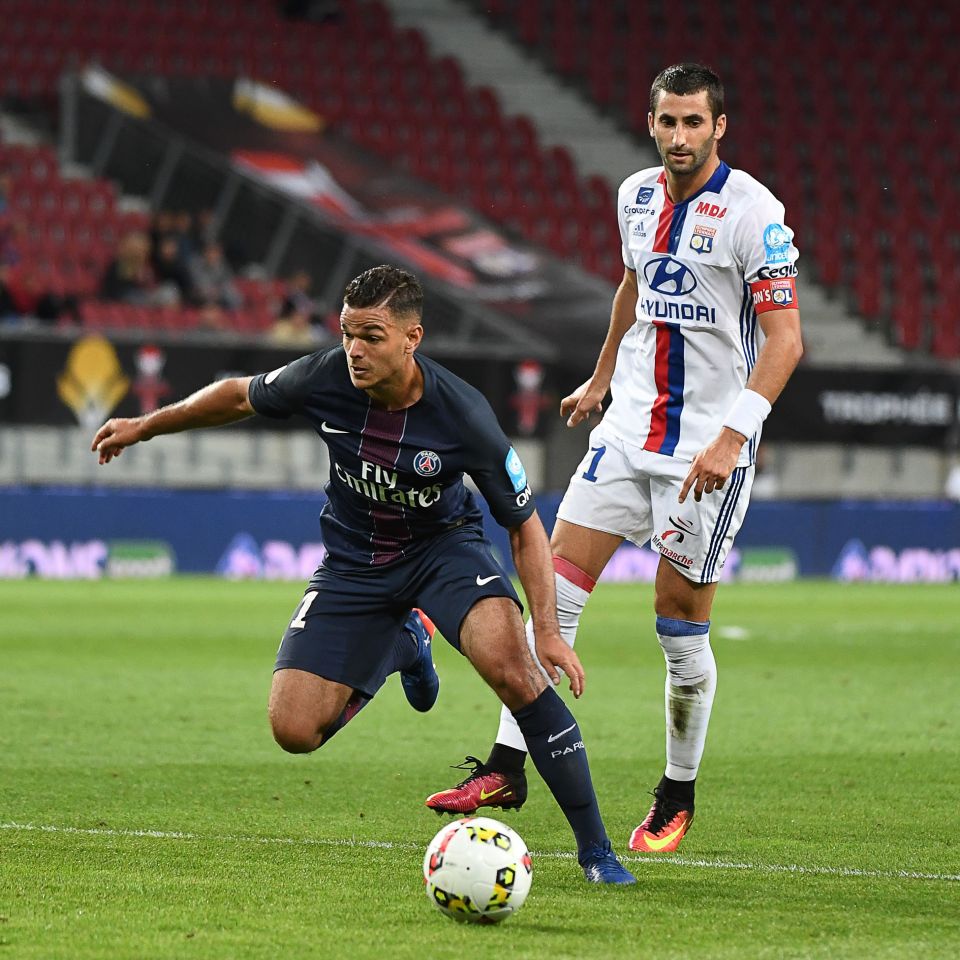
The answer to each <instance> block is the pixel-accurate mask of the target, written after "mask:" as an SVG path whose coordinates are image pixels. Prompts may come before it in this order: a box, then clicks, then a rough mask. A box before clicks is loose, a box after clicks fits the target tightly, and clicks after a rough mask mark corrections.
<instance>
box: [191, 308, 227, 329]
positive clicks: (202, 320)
mask: <svg viewBox="0 0 960 960" xmlns="http://www.w3.org/2000/svg"><path fill="white" fill-rule="evenodd" d="M228 327H229V324H228V323H227V317H226V315H225V314H224V312H223V310H222V309H221V308H220V306H219V305H218V304H216V303H205V304H204V305H203V306H202V307H200V310H199V312H198V314H197V329H198V330H216V331H224V330H227V329H228Z"/></svg>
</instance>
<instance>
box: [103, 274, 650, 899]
mask: <svg viewBox="0 0 960 960" xmlns="http://www.w3.org/2000/svg"><path fill="white" fill-rule="evenodd" d="M422 308H423V291H422V289H421V287H420V284H419V282H418V280H417V279H416V277H414V276H412V275H411V274H409V273H406V272H405V271H403V270H400V269H398V268H396V267H390V266H380V267H374V268H373V269H372V270H368V271H367V272H366V273H363V274H361V275H360V276H359V277H357V278H356V279H355V280H353V281H352V282H351V283H350V284H349V285H348V287H347V289H346V291H345V295H344V304H343V310H342V312H341V315H340V323H341V328H342V332H343V345H342V346H340V347H335V348H332V349H329V350H325V351H321V352H319V353H314V354H311V355H309V356H306V357H301V358H300V359H299V360H295V361H293V362H292V363H290V364H288V365H287V366H285V367H281V368H280V369H279V370H274V371H273V372H272V373H268V374H261V375H260V376H256V377H237V378H232V379H227V380H221V381H219V382H217V383H213V384H211V385H210V386H207V387H204V388H203V389H202V390H199V391H197V393H195V394H193V395H192V396H190V397H187V398H186V399H185V400H182V401H180V402H179V403H175V404H172V405H170V406H167V407H163V408H161V409H159V410H156V411H154V412H153V413H150V414H146V415H144V416H142V417H136V418H130V419H125V418H120V419H112V420H108V421H107V422H106V423H105V424H104V425H103V426H102V427H101V428H100V430H99V431H98V432H97V435H96V436H95V437H94V439H93V444H92V447H91V449H92V450H94V451H95V452H96V453H98V454H99V461H100V463H102V464H103V463H109V462H110V460H112V459H113V458H114V457H116V456H119V455H120V454H121V453H122V451H123V449H124V448H125V447H128V446H131V445H132V444H134V443H138V442H140V441H144V440H149V439H151V438H152V437H156V436H159V435H161V434H167V433H177V432H179V431H181V430H189V429H193V428H196V427H210V426H217V425H220V424H226V423H232V422H234V421H237V420H242V419H244V418H245V417H248V416H250V415H251V414H254V413H259V414H263V415H264V416H269V417H289V416H291V415H293V414H299V415H301V416H304V417H306V418H307V420H309V421H310V423H311V424H312V425H313V427H314V429H315V430H316V431H317V433H318V435H319V436H320V438H321V439H322V440H323V441H324V442H325V443H326V444H327V446H328V448H329V452H330V480H329V482H328V483H327V486H326V493H327V497H328V500H327V503H326V505H325V506H324V508H323V510H322V512H321V514H320V526H321V531H322V535H323V541H324V545H325V546H326V549H327V555H326V557H325V558H324V560H323V563H322V564H321V566H320V567H319V569H318V570H317V571H316V573H315V574H314V576H313V578H312V579H311V581H310V583H309V584H308V586H307V590H306V592H305V593H304V595H303V598H302V600H301V601H300V603H299V604H298V605H297V609H296V610H295V612H294V614H293V618H292V619H291V621H290V623H289V625H288V626H287V629H286V631H285V633H284V635H283V640H282V642H281V645H280V650H279V652H278V654H277V661H276V666H275V671H274V675H273V685H272V689H271V692H270V706H269V716H270V724H271V727H272V730H273V735H274V738H275V739H276V741H277V742H278V743H279V744H280V746H281V747H283V749H285V750H288V751H290V752H292V753H308V752H310V751H312V750H316V749H317V748H318V747H320V746H322V745H323V744H324V743H326V741H327V740H329V739H330V738H331V737H332V736H333V735H334V734H335V733H336V732H337V731H338V730H340V729H341V728H342V727H343V726H344V725H345V724H346V723H347V722H348V721H349V720H351V719H352V718H353V717H354V716H355V715H356V713H357V711H358V710H360V709H361V708H362V707H364V706H365V705H366V704H367V703H368V702H369V701H370V699H371V698H372V697H373V696H374V694H375V693H376V692H377V690H378V689H379V688H380V687H381V685H382V684H383V682H384V681H385V679H386V678H387V676H389V675H390V674H391V673H394V672H399V673H400V676H401V681H402V683H403V688H404V692H405V694H406V696H407V699H408V700H409V701H410V703H411V704H412V705H413V706H414V707H415V708H416V709H418V710H429V709H430V707H432V706H433V703H434V701H435V700H436V697H437V691H438V688H439V681H438V679H437V675H436V671H435V670H434V667H433V660H432V657H431V652H430V645H429V634H428V631H427V629H425V627H424V623H423V619H422V618H421V617H420V615H419V614H418V613H417V608H422V609H425V610H427V611H429V613H430V616H431V618H432V619H433V620H434V621H435V622H436V624H437V626H438V627H439V629H440V630H441V632H442V633H443V635H444V636H445V637H446V638H447V639H448V640H449V641H450V643H451V644H452V645H453V646H454V647H456V648H457V649H458V650H459V651H460V652H461V653H462V654H463V655H464V656H466V657H467V658H468V659H469V660H470V662H471V663H472V664H473V666H474V667H475V668H476V670H477V672H478V673H479V674H480V676H481V677H483V679H484V680H485V681H486V682H487V683H488V684H489V685H490V686H491V687H492V688H493V690H494V691H495V692H496V693H497V695H498V696H499V697H500V699H501V700H502V701H503V703H504V704H506V706H507V707H508V708H509V709H510V710H511V711H512V713H513V715H514V717H516V720H517V723H518V724H519V726H520V729H521V730H522V731H523V735H524V738H525V740H526V743H527V745H528V748H529V751H530V756H531V758H532V759H533V762H534V765H535V766H536V768H537V770H538V771H539V772H540V774H541V776H542V777H543V779H544V780H545V781H546V783H547V786H548V787H549V788H550V791H551V793H552V794H553V796H554V798H555V799H556V801H557V803H558V804H559V805H560V808H561V809H562V810H563V813H564V815H565V816H566V817H567V820H568V821H569V823H570V826H571V827H572V828H573V832H574V836H575V837H576V841H577V856H578V860H579V862H580V865H581V866H582V868H583V871H584V875H585V876H586V878H587V879H588V880H590V881H592V882H595V883H619V884H623V883H633V882H635V880H634V877H633V876H632V874H630V872H629V871H627V870H626V869H625V868H624V867H623V866H622V865H621V864H620V862H619V861H618V860H617V857H616V855H615V854H614V853H613V851H612V850H611V848H610V841H609V839H608V838H607V833H606V830H605V828H604V826H603V821H602V820H601V817H600V811H599V808H598V805H597V800H596V796H595V794H594V790H593V784H592V782H591V779H590V770H589V767H588V765H587V755H586V752H585V750H584V746H583V740H582V738H581V736H580V728H579V727H578V725H577V721H576V720H575V719H574V717H573V715H572V714H571V713H570V711H569V709H568V708H567V707H566V705H565V704H564V702H563V700H561V699H560V697H559V696H558V695H557V693H556V691H555V690H553V689H552V687H550V686H549V685H548V684H547V683H546V681H545V680H544V678H543V674H542V673H541V672H540V670H539V669H538V667H537V665H536V664H535V663H534V660H533V657H532V655H531V653H530V650H529V647H528V646H527V643H526V639H525V635H524V626H523V621H522V618H521V610H522V607H521V604H520V600H519V598H518V597H517V594H516V592H515V590H514V588H513V586H512V584H511V583H510V578H509V577H508V575H507V573H506V571H505V570H504V569H503V567H501V566H500V565H499V564H498V563H497V561H496V560H495V558H494V557H493V554H492V553H491V550H490V546H489V544H488V543H487V541H486V540H485V539H484V536H483V531H482V526H481V513H480V511H479V509H478V507H477V504H476V501H475V500H474V497H473V495H472V494H471V493H470V492H469V491H468V490H467V488H466V487H465V486H464V483H463V475H464V474H465V473H466V474H469V475H470V476H471V477H472V478H473V480H474V482H475V483H476V485H477V487H478V488H479V489H480V491H481V492H482V493H483V495H484V497H485V498H486V500H487V503H488V505H489V507H490V511H491V513H492V514H493V516H494V518H495V519H496V520H497V522H498V523H500V524H501V525H502V526H504V527H506V528H507V529H508V531H509V534H510V545H511V550H512V553H513V560H514V564H515V565H516V568H517V572H518V574H519V576H520V581H521V583H522V584H523V587H524V591H525V592H526V596H527V602H528V603H529V605H530V614H531V617H532V619H533V622H534V624H535V629H536V640H537V643H536V645H537V655H538V657H539V659H540V662H541V663H542V664H543V666H544V667H545V668H546V670H547V673H548V674H549V676H550V677H551V679H552V680H553V682H554V683H555V684H558V683H559V682H560V673H559V671H561V670H562V671H563V672H564V673H565V674H566V675H567V677H568V678H569V680H570V688H571V690H572V691H573V693H574V695H575V696H579V695H580V694H581V692H582V691H583V680H584V677H583V668H582V666H581V665H580V661H579V659H578V658H577V655H576V654H575V653H574V652H573V650H572V649H571V647H570V646H568V645H567V644H566V643H565V642H564V640H563V639H562V637H561V636H560V630H559V626H558V623H557V613H556V601H555V591H554V576H553V567H552V563H551V557H550V548H549V544H548V541H547V537H546V533H545V532H544V529H543V525H542V524H541V522H540V519H539V517H538V516H537V513H536V510H535V508H534V502H533V495H532V494H531V492H530V488H529V486H528V485H527V480H526V475H525V473H524V470H523V465H522V464H521V462H520V459H519V457H518V456H517V454H516V452H515V451H514V450H513V448H512V447H511V446H510V442H509V441H508V440H507V438H506V437H505V436H504V434H503V431H502V430H501V429H500V427H499V425H498V424H497V421H496V418H495V416H494V414H493V411H492V410H491V409H490V405H489V404H488V403H487V401H486V400H485V399H484V398H483V396H482V395H481V394H480V393H479V392H478V391H477V390H475V389H474V388H473V387H471V386H470V385H469V384H467V383H465V382H464V381H463V380H460V379H459V378H458V377H455V376H454V375H453V374H451V373H450V372H449V371H448V370H446V369H444V368H443V367H442V366H440V365H439V364H437V363H435V362H433V361H432V360H429V359H427V358H425V357H420V356H416V355H415V351H416V350H417V347H418V346H419V345H420V341H421V338H422V336H423V326H422V325H421V315H422ZM411 611H413V612H411Z"/></svg>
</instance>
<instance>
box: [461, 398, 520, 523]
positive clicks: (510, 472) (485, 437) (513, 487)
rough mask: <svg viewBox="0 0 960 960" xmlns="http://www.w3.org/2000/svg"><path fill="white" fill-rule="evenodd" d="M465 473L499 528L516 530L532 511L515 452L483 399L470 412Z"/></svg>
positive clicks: (518, 458)
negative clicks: (471, 479) (514, 528)
mask: <svg viewBox="0 0 960 960" xmlns="http://www.w3.org/2000/svg"><path fill="white" fill-rule="evenodd" d="M469 434H470V436H471V441H472V442H471V443H470V448H469V457H468V460H469V462H468V465H467V470H466V472H467V473H468V474H469V475H470V476H471V477H472V478H473V481H474V483H476V485H477V487H478V488H479V490H480V492H481V493H482V494H483V497H484V499H485V500H486V501H487V505H488V506H489V507H490V513H492V514H493V518H494V520H496V521H497V523H499V524H500V526H501V527H516V526H519V525H520V524H521V523H523V522H524V521H525V520H527V519H528V518H529V517H530V516H531V515H532V514H533V511H534V508H535V504H534V502H533V493H532V492H531V490H530V485H529V484H528V483H527V474H526V471H525V470H524V468H523V463H522V462H521V460H520V457H519V456H518V455H517V452H516V450H514V449H513V447H512V446H511V445H510V441H509V440H508V439H507V437H506V435H505V434H504V432H503V430H501V429H500V424H499V423H497V418H496V416H495V415H494V413H493V410H492V409H491V408H490V404H488V403H487V401H486V400H485V399H483V398H482V397H481V398H480V402H479V403H478V405H477V406H476V407H475V408H474V410H473V411H472V416H471V418H470V421H469Z"/></svg>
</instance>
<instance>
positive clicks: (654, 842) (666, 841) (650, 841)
mask: <svg viewBox="0 0 960 960" xmlns="http://www.w3.org/2000/svg"><path fill="white" fill-rule="evenodd" d="M686 828H687V825H686V824H685V823H682V824H681V825H680V826H679V827H677V829H676V830H674V831H673V833H668V834H667V835H666V836H665V837H661V838H660V839H659V840H658V839H657V838H656V837H651V836H650V834H647V837H646V840H647V846H648V847H649V848H650V849H651V850H662V849H663V848H664V847H666V846H669V845H670V844H671V843H673V841H674V840H676V839H677V837H679V836H680V834H682V833H683V831H684V830H685V829H686Z"/></svg>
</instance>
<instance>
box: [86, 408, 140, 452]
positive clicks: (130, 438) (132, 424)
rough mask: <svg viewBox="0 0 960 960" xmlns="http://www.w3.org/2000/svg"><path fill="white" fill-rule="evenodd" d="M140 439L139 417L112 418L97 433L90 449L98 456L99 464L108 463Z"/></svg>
mask: <svg viewBox="0 0 960 960" xmlns="http://www.w3.org/2000/svg"><path fill="white" fill-rule="evenodd" d="M140 439H141V437H140V419H139V417H114V418H113V419H112V420H108V421H107V422H106V423H105V424H104V425H103V426H102V427H101V428H100V429H99V430H98V431H97V435H96V436H95V437H94V438H93V443H91V444H90V449H91V450H92V451H93V452H94V453H96V454H99V462H100V463H109V462H110V461H111V460H112V459H113V458H114V457H119V456H120V454H121V453H123V451H124V449H125V448H126V447H132V446H133V445H134V444H135V443H139V441H140Z"/></svg>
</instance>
